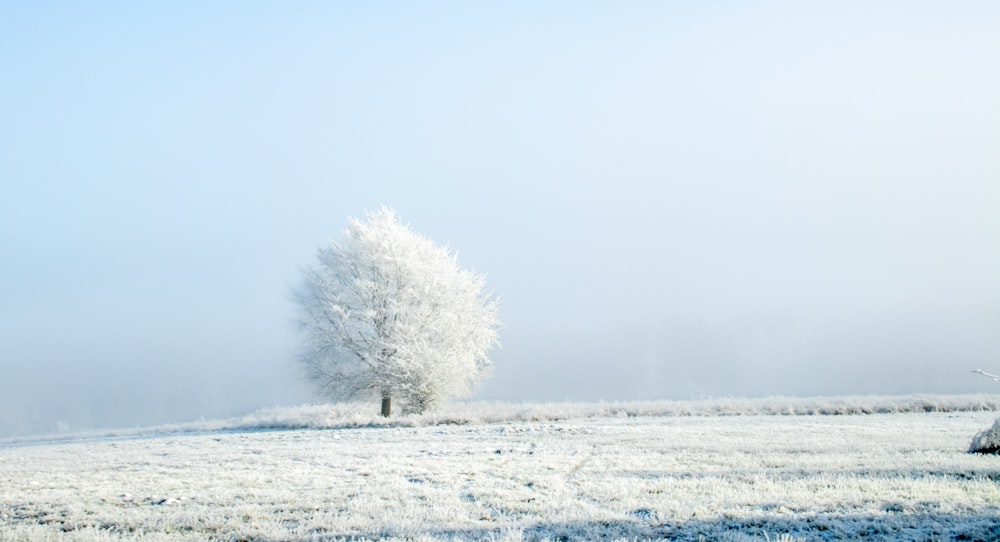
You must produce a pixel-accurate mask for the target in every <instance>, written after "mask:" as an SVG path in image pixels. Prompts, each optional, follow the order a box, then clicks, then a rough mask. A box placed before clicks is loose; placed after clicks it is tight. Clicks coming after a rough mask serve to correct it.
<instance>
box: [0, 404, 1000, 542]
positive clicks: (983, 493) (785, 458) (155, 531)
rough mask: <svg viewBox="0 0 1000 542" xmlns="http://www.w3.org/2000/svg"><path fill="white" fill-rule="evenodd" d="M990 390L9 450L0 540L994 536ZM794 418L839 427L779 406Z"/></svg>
mask: <svg viewBox="0 0 1000 542" xmlns="http://www.w3.org/2000/svg"><path fill="white" fill-rule="evenodd" d="M996 399H997V398H996V396H986V397H985V398H984V397H982V396H973V397H966V398H963V397H952V398H939V399H931V400H928V399H913V398H909V399H906V398H904V399H891V398H874V399H860V398H855V399H844V398H841V399H828V400H826V403H825V404H826V406H825V407H824V406H823V405H824V403H823V401H822V400H812V402H811V403H810V402H809V401H807V400H770V401H757V402H739V401H735V400H730V401H729V402H726V401H716V402H702V403H666V402H664V403H630V404H620V405H607V404H605V405H600V404H590V405H584V404H581V405H490V404H483V403H474V404H471V405H459V406H456V407H452V410H451V411H450V412H445V413H444V414H439V415H436V416H430V417H421V418H409V419H407V418H401V419H395V420H379V419H377V418H375V417H370V416H369V417H366V416H367V414H362V413H360V412H359V411H357V410H351V408H354V407H343V406H316V407H299V408H297V409H277V410H270V411H264V412H261V413H256V414H254V415H252V416H248V417H244V418H240V419H234V420H222V421H215V422H199V423H195V424H186V425H178V426H171V427H164V428H157V429H155V430H131V431H118V432H103V433H91V434H89V435H79V434H78V435H71V436H65V435H63V436H48V437H34V438H21V439H7V440H6V441H0V540H31V541H34V540H85V541H91V540H102V541H104V540H108V541H110V540H336V539H386V538H388V539H406V540H484V539H485V540H543V539H544V540H592V539H627V540H634V539H640V540H645V539H667V540H674V539H677V540H733V541H740V540H772V541H773V540H783V541H788V540H800V539H801V540H856V539H861V538H864V539H867V540H998V539H1000V457H998V456H982V455H972V454H967V453H966V449H967V447H968V444H969V441H970V439H971V437H972V435H974V434H975V433H976V432H978V431H981V430H983V429H984V428H987V427H989V426H990V425H991V424H992V422H993V420H994V418H996V417H997V416H998V415H997V413H996V412H995V410H996V403H995V401H996ZM866 401H867V403H866ZM907 401H909V402H907ZM928 401H929V402H928ZM921 404H923V405H925V406H924V407H920V405H921ZM927 404H932V405H934V406H933V408H928V407H926V405H927ZM879 405H881V406H879ZM900 405H903V406H900ZM905 405H910V406H909V407H907V406H905ZM913 405H916V406H913ZM809 408H816V409H822V408H828V409H830V410H829V411H828V412H826V413H827V414H837V413H841V414H848V413H849V412H854V415H779V414H782V413H785V414H792V413H796V414H802V413H804V412H808V409H809ZM796 409H798V412H796ZM984 409H985V410H984ZM866 410H871V411H873V412H876V413H872V414H860V412H864V411H866ZM926 411H936V412H926ZM818 412H819V411H818V410H817V411H814V412H813V414H817V413H818ZM877 412H884V413H877Z"/></svg>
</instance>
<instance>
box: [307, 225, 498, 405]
mask: <svg viewBox="0 0 1000 542" xmlns="http://www.w3.org/2000/svg"><path fill="white" fill-rule="evenodd" d="M348 224H349V225H348V228H347V231H346V232H345V236H344V238H343V240H342V241H340V242H334V243H332V244H330V245H329V246H324V247H320V248H319V249H318V250H317V258H318V260H319V263H318V265H316V266H314V267H312V268H309V269H307V270H305V272H304V279H303V281H302V283H301V285H300V286H299V288H297V289H296V290H295V292H294V293H295V299H296V302H297V304H298V309H299V326H300V329H301V331H302V332H303V348H302V351H301V359H302V362H303V363H304V365H305V368H306V375H307V378H309V379H310V380H311V381H313V382H314V383H315V384H316V385H317V386H318V387H319V389H320V391H321V392H322V393H324V394H325V395H327V396H329V397H330V398H331V399H334V400H355V399H377V398H381V400H382V415H383V416H389V415H391V413H392V400H393V399H394V398H398V399H399V401H400V402H401V403H402V404H403V408H404V411H406V412H414V413H420V412H424V411H426V410H430V409H433V408H435V407H437V406H439V405H440V404H441V403H442V401H444V400H445V399H446V398H448V397H452V396H459V395H464V394H466V393H469V392H471V391H472V389H474V387H475V386H476V385H477V384H478V383H479V381H480V380H481V379H482V377H483V376H484V375H485V374H486V373H488V371H489V370H490V369H491V367H492V364H491V362H490V360H489V357H488V356H487V354H488V352H489V350H490V349H491V348H493V347H494V346H496V345H497V344H498V341H497V329H498V327H499V321H498V319H497V310H498V308H499V301H498V300H497V299H496V298H495V297H494V296H492V295H491V294H489V293H488V292H486V291H485V290H484V287H485V276H483V275H477V274H475V273H473V272H471V271H468V270H464V269H461V268H460V267H459V266H458V261H457V257H456V255H455V254H453V253H451V252H450V251H449V250H448V249H447V248H444V247H440V246H437V245H435V244H434V243H433V242H431V241H430V240H429V239H427V238H425V237H422V236H420V235H419V234H417V233H414V232H413V231H411V230H410V229H409V228H408V227H407V226H406V225H403V224H402V223H400V221H399V219H398V218H397V217H396V214H395V213H394V212H393V211H392V209H389V208H388V207H383V208H381V209H380V210H378V211H376V212H373V213H368V214H367V215H366V217H365V220H364V221H359V220H356V219H350V220H349V222H348Z"/></svg>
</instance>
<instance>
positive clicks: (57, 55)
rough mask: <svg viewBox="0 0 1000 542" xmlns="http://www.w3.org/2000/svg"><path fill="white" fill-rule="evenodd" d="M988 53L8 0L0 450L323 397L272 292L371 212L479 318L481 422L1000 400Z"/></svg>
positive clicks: (847, 35)
mask: <svg viewBox="0 0 1000 542" xmlns="http://www.w3.org/2000/svg"><path fill="white" fill-rule="evenodd" d="M998 27H1000V6H998V5H996V4H994V3H990V2H968V3H963V4H961V5H954V4H945V3H940V2H902V1H900V2H885V3H878V4H872V3H870V2H860V1H859V2H842V3H837V4H836V5H829V6H822V5H803V4H801V3H797V2H753V3H746V4H726V5H721V4H705V5H701V4H698V3H676V2H671V3H648V4H647V3H642V2H640V3H635V4H630V5H628V6H623V5H612V4H602V3H563V2H545V3H525V4H505V5H500V4H498V5H496V6H475V5H465V4H462V3H439V2H430V3H420V4H413V5H399V6H377V5H348V4H339V3H316V4H308V3H307V4H297V5H287V4H282V3H259V4H253V5H249V4H244V3H235V2H234V3H229V4H227V3H214V4H212V5H211V6H206V5H199V4H196V3H191V4H186V3H172V4H169V5H167V4H164V5H158V6H157V5H125V6H122V5H117V6H114V7H112V6H101V5H99V4H98V5H87V6H83V5H80V6H72V5H63V6H59V7H58V8H56V7H54V6H47V5H31V4H25V5H6V6H4V7H0V66H3V69H0V104H2V105H0V108H2V109H0V111H2V114H0V118H2V119H3V120H2V122H0V254H2V257H0V437H3V436H9V435H19V434H29V433H38V432H50V431H72V430H81V429H87V428H95V427H128V426H135V425H151V424H159V423H168V422H174V421H186V420H191V419H197V418H199V417H204V418H212V417H219V416H229V415H236V414H241V413H245V412H248V411H251V410H254V409H257V408H261V407H266V406H274V405H294V404H301V403H307V402H313V401H320V400H323V398H320V397H316V396H315V395H313V393H312V391H311V389H310V387H309V386H308V385H307V384H306V383H304V382H303V381H302V379H301V377H300V374H299V368H298V366H297V365H296V361H295V352H296V348H297V340H298V336H297V333H296V329H295V326H294V316H295V308H294V305H293V303H292V301H291V296H290V293H289V292H290V289H291V288H292V287H293V286H294V285H295V284H296V283H297V282H298V280H299V278H300V276H301V270H302V269H303V268H304V267H305V266H308V265H311V264H312V262H313V260H314V252H315V249H316V247H317V246H318V245H320V244H322V243H326V242H329V241H331V240H333V239H336V238H337V237H338V236H339V235H340V234H341V233H342V231H343V230H344V228H345V226H346V220H347V218H348V217H351V216H361V215H363V214H364V212H365V211H366V210H372V209H376V208H378V207H379V206H380V205H383V204H385V205H390V206H392V207H394V208H395V209H396V211H397V212H398V213H399V215H400V216H401V217H402V219H403V220H404V221H405V222H407V223H409V224H410V225H411V227H412V228H413V229H414V230H416V231H418V232H421V233H423V234H425V235H427V236H428V237H430V238H431V239H434V240H435V241H437V242H439V243H442V244H447V245H448V246H450V247H451V248H453V249H454V250H456V251H458V253H459V261H460V263H461V264H462V265H464V266H467V267H470V268H472V269H475V270H476V271H478V272H483V273H486V274H487V275H488V277H489V278H488V285H489V287H490V289H491V290H493V291H494V292H495V293H496V294H498V295H499V296H500V298H501V299H502V303H503V304H502V307H501V318H502V320H503V323H504V327H503V329H502V331H501V335H500V338H501V342H502V348H500V349H499V350H497V351H495V353H494V355H493V356H492V359H493V361H494V363H495V371H494V376H493V378H491V379H490V380H488V381H487V382H486V383H485V384H484V386H483V387H482V388H481V390H480V391H479V392H478V393H477V394H476V396H475V397H476V398H484V399H498V400H517V401H520V400H531V401H562V400H630V399H654V398H677V399H682V398H689V397H706V396H760V395H816V394H869V393H872V394H896V393H962V392H982V391H994V390H995V391H997V392H1000V387H998V385H997V384H995V383H992V382H990V381H989V380H987V379H984V378H982V377H977V376H976V375H972V374H970V372H969V371H971V370H972V369H976V368H979V367H982V368H983V369H986V370H988V371H989V370H990V369H993V371H994V372H996V371H1000V280H998V277H1000V212H998V211H997V210H998V209H1000V154H998V153H997V149H1000V101H998V100H997V98H996V97H997V96H1000V64H998V63H997V62H996V60H995V56H996V52H997V51H1000V34H998V33H997V32H996V28H998ZM373 408H374V407H373Z"/></svg>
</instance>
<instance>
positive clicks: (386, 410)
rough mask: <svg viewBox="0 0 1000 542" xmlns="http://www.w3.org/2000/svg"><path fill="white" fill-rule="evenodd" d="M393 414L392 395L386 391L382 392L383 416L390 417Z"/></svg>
mask: <svg viewBox="0 0 1000 542" xmlns="http://www.w3.org/2000/svg"><path fill="white" fill-rule="evenodd" d="M391 415H392V397H391V396H390V395H389V394H388V393H386V392H383V393H382V416H384V417H386V418H388V417H389V416H391Z"/></svg>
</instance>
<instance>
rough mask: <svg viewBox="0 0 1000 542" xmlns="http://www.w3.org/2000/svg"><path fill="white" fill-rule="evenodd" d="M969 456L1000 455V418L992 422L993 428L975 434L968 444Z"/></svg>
mask: <svg viewBox="0 0 1000 542" xmlns="http://www.w3.org/2000/svg"><path fill="white" fill-rule="evenodd" d="M969 453H971V454H1000V418H998V419H997V421H995V422H993V427H990V428H989V429H987V430H985V431H980V432H978V433H976V436H974V437H972V443H971V444H969Z"/></svg>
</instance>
